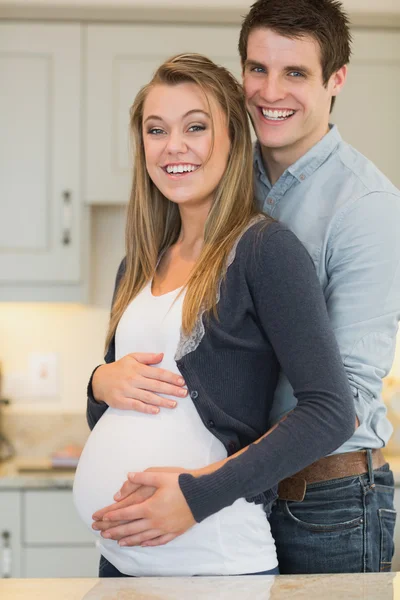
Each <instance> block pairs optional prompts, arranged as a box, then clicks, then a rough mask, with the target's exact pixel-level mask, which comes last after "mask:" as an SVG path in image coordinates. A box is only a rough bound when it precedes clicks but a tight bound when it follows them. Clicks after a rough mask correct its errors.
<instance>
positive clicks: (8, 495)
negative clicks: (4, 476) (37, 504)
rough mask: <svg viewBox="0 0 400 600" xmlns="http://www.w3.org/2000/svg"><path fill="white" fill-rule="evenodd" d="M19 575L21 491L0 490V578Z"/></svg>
mask: <svg viewBox="0 0 400 600" xmlns="http://www.w3.org/2000/svg"><path fill="white" fill-rule="evenodd" d="M3 577H21V493H20V492H19V491H18V490H5V491H0V578H3Z"/></svg>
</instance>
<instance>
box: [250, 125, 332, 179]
mask: <svg viewBox="0 0 400 600" xmlns="http://www.w3.org/2000/svg"><path fill="white" fill-rule="evenodd" d="M327 133H329V126H328V127H327V128H326V129H325V128H324V129H323V130H321V131H319V132H318V133H316V135H315V136H314V137H313V138H312V139H309V138H307V139H304V140H300V141H299V142H298V144H296V145H293V146H288V147H285V148H269V147H268V146H260V147H261V156H262V160H263V163H264V167H265V169H266V171H267V173H268V177H269V180H270V182H271V185H274V184H275V183H276V182H277V181H278V179H279V178H280V177H281V175H283V173H284V172H285V171H286V169H288V168H289V167H291V166H292V165H294V163H295V162H297V161H298V160H299V159H300V158H301V157H302V156H304V155H305V154H307V152H308V151H309V150H311V148H313V147H314V146H315V145H316V144H318V142H320V141H321V140H322V138H323V137H324V136H325V135H326V134H327Z"/></svg>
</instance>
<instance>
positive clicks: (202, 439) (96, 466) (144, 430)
mask: <svg viewBox="0 0 400 600" xmlns="http://www.w3.org/2000/svg"><path fill="white" fill-rule="evenodd" d="M186 408H187V407H186ZM191 417H192V418H190V415H188V411H187V410H174V411H161V412H160V413H159V414H158V415H156V416H154V415H146V414H142V413H137V412H133V411H121V410H116V409H112V408H109V409H108V410H107V411H106V412H105V413H104V415H103V416H102V418H101V419H100V421H99V422H98V423H97V425H96V427H95V428H94V429H93V431H92V432H91V434H90V436H89V438H88V440H87V442H86V445H85V447H84V449H83V452H82V455H81V458H80V461H79V464H78V467H77V470H76V474H75V480H74V489H73V495H74V502H75V506H76V508H77V510H78V513H79V515H80V517H81V518H82V520H83V521H84V522H85V523H86V525H87V526H88V527H89V528H91V524H92V514H93V513H94V512H96V511H97V510H99V509H101V508H103V507H105V506H108V505H109V504H113V502H114V499H113V496H114V494H115V493H116V492H117V491H118V490H119V488H120V487H121V485H122V484H123V482H124V481H125V480H126V478H127V473H128V472H130V471H133V472H135V471H144V470H145V469H147V468H149V467H163V466H176V467H183V468H187V469H195V468H201V467H202V466H205V465H207V464H210V462H214V461H217V460H221V459H222V458H224V457H226V451H225V448H224V446H223V445H222V443H221V442H219V440H217V439H216V438H215V437H214V436H213V435H212V434H211V433H210V432H209V431H208V430H207V429H206V428H205V427H204V425H203V424H202V423H201V420H200V419H199V420H200V423H201V426H200V427H199V423H194V420H193V415H191Z"/></svg>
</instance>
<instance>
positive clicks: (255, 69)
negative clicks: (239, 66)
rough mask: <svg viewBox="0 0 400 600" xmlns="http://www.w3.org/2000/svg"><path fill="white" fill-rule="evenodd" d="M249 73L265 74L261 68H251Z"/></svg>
mask: <svg viewBox="0 0 400 600" xmlns="http://www.w3.org/2000/svg"><path fill="white" fill-rule="evenodd" d="M250 71H251V72H252V73H265V69H263V67H252V68H251V69H250Z"/></svg>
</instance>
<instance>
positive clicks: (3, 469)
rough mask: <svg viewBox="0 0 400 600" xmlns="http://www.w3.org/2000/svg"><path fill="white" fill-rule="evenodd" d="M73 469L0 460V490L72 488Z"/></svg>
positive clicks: (399, 460) (397, 475)
mask: <svg viewBox="0 0 400 600" xmlns="http://www.w3.org/2000/svg"><path fill="white" fill-rule="evenodd" d="M387 459H388V462H389V464H390V466H391V468H392V470H393V475H394V480H395V484H396V486H398V487H400V456H399V455H393V456H388V457H387ZM73 481H74V471H73V470H66V469H51V468H50V460H49V459H46V458H32V459H28V458H23V457H18V458H14V459H11V460H8V461H5V462H0V491H1V490H4V489H32V488H49V489H51V488H58V489H60V488H64V489H72V485H73Z"/></svg>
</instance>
